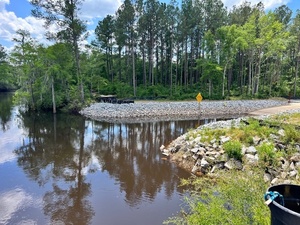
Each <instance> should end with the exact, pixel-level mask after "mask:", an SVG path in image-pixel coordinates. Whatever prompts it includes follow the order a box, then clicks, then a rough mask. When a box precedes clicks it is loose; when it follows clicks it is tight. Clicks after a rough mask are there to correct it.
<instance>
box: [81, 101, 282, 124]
mask: <svg viewBox="0 0 300 225" xmlns="http://www.w3.org/2000/svg"><path fill="white" fill-rule="evenodd" d="M284 105H288V101H287V100H231V101H202V102H201V103H200V110H199V103H198V102H196V101H185V102H152V101H148V102H136V103H131V104H111V103H95V104H92V105H90V106H89V107H86V108H84V109H83V110H81V111H80V114H81V115H83V116H85V117H87V118H91V119H94V120H99V121H108V122H142V121H145V122H149V121H158V120H159V121H162V120H165V121H168V120H188V119H204V118H205V119H209V118H237V117H241V116H245V115H247V114H249V113H250V112H253V111H256V110H260V109H265V108H270V107H275V106H284Z"/></svg>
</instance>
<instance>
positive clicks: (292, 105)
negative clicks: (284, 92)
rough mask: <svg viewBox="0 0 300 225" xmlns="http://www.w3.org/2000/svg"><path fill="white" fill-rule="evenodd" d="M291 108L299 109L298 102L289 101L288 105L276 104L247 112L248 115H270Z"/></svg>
mask: <svg viewBox="0 0 300 225" xmlns="http://www.w3.org/2000/svg"><path fill="white" fill-rule="evenodd" d="M293 109H300V102H299V101H298V102H291V103H289V104H288V105H283V106H277V107H272V108H266V109H260V110H256V111H253V112H251V113H249V115H250V116H260V115H271V114H277V113H281V112H285V111H289V110H293Z"/></svg>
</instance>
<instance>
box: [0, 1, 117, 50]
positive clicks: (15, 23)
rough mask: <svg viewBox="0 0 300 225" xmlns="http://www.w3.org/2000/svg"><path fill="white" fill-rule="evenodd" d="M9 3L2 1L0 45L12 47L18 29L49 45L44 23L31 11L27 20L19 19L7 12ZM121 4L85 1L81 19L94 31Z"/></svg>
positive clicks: (0, 8) (12, 13) (0, 7)
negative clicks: (31, 14)
mask: <svg viewBox="0 0 300 225" xmlns="http://www.w3.org/2000/svg"><path fill="white" fill-rule="evenodd" d="M9 3H10V1H9V0H0V44H3V42H6V43H11V45H12V42H11V41H12V38H13V36H14V35H15V33H16V31H17V30H18V29H23V30H27V31H29V33H30V34H31V36H32V37H34V38H35V39H37V41H38V42H41V43H49V42H48V41H47V40H46V39H45V36H44V34H45V28H44V27H43V21H42V20H38V19H36V18H34V17H32V16H30V11H28V16H27V17H25V18H21V17H17V16H16V14H15V13H14V12H9V11H7V10H6V8H5V6H6V5H8V4H9ZM121 4H122V1H121V0H85V1H83V4H82V6H81V11H80V17H81V18H82V19H83V20H85V21H86V22H87V24H88V26H89V27H88V29H90V30H92V29H95V26H96V24H97V22H98V20H99V19H101V18H104V17H105V16H106V15H108V14H114V13H115V12H116V10H117V9H118V7H119V6H120V5H121ZM28 10H29V9H28ZM50 29H51V30H54V29H55V28H53V27H52V28H50ZM1 40H2V43H1ZM6 47H8V48H9V47H12V46H6Z"/></svg>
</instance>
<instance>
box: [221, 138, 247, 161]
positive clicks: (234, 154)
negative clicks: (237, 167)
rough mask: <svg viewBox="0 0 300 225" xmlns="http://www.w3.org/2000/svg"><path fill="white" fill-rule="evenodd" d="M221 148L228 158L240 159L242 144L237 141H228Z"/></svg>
mask: <svg viewBox="0 0 300 225" xmlns="http://www.w3.org/2000/svg"><path fill="white" fill-rule="evenodd" d="M223 148H224V150H225V152H226V153H227V155H228V156H229V158H235V159H238V160H241V159H242V157H243V155H242V144H241V143H240V142H239V141H228V142H226V143H225V144H223Z"/></svg>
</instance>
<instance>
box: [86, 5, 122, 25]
mask: <svg viewBox="0 0 300 225" xmlns="http://www.w3.org/2000/svg"><path fill="white" fill-rule="evenodd" d="M121 4H122V1H121V0H85V1H84V2H83V4H82V6H81V15H82V17H83V18H84V19H88V20H91V19H95V18H97V19H99V18H103V17H105V16H106V15H108V14H114V13H115V12H116V11H117V9H118V8H119V7H120V5H121Z"/></svg>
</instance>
